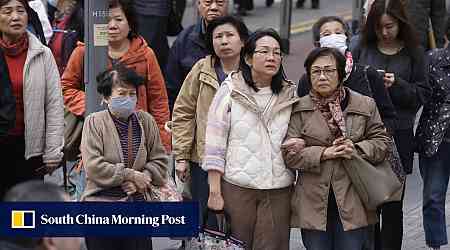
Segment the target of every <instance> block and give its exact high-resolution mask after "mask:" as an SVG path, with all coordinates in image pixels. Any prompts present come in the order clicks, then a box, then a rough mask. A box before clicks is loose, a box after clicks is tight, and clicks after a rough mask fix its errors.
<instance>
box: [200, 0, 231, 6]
mask: <svg viewBox="0 0 450 250" xmlns="http://www.w3.org/2000/svg"><path fill="white" fill-rule="evenodd" d="M213 3H216V5H217V6H219V7H222V6H224V5H225V3H226V0H203V1H202V4H203V5H204V6H206V7H209V6H211V5H212V4H213Z"/></svg>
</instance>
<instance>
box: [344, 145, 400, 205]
mask: <svg viewBox="0 0 450 250" xmlns="http://www.w3.org/2000/svg"><path fill="white" fill-rule="evenodd" d="M392 143H393V142H392ZM391 148H392V147H391ZM392 154H393V150H392V149H391V150H389V152H388V156H387V157H386V159H385V160H384V161H383V162H382V163H380V164H377V165H373V164H371V163H370V162H368V161H367V160H365V159H363V158H362V157H361V156H360V155H359V154H357V153H353V155H352V158H351V159H343V160H342V163H343V166H344V169H345V170H346V172H347V174H348V175H349V177H350V179H351V181H352V184H353V187H354V188H355V189H356V192H357V193H358V195H359V198H360V199H361V201H362V203H363V204H364V206H365V207H366V209H368V210H371V211H375V210H376V209H377V207H378V206H380V205H381V204H383V203H386V202H390V201H400V200H401V193H402V190H403V184H404V177H402V176H401V175H397V174H396V173H395V172H394V170H393V165H392V164H391V162H390V160H389V158H390V157H395V156H393V155H392ZM397 154H398V153H397ZM389 155H392V156H389ZM399 194H400V195H399Z"/></svg>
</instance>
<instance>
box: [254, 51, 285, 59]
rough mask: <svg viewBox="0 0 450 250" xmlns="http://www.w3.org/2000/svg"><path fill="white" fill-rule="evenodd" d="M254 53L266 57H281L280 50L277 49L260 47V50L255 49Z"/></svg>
mask: <svg viewBox="0 0 450 250" xmlns="http://www.w3.org/2000/svg"><path fill="white" fill-rule="evenodd" d="M255 54H260V55H262V56H264V57H268V56H269V55H272V56H273V57H275V58H278V59H280V58H282V57H283V55H282V54H281V51H278V50H268V49H260V50H255Z"/></svg>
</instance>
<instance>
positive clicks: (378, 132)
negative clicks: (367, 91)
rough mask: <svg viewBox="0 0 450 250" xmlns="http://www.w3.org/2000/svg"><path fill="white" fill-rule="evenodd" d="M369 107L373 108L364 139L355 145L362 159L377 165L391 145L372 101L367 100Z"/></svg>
mask: <svg viewBox="0 0 450 250" xmlns="http://www.w3.org/2000/svg"><path fill="white" fill-rule="evenodd" d="M369 101H370V102H371V103H370V105H371V106H372V107H373V108H372V112H371V115H370V117H368V120H367V122H366V128H365V138H366V139H364V140H362V141H360V142H356V143H355V147H356V149H357V151H358V152H359V153H360V154H361V155H362V157H363V158H364V159H366V160H368V161H369V162H371V163H372V164H378V163H380V162H382V161H383V160H384V159H385V157H386V153H387V151H388V146H389V145H390V143H391V139H390V137H389V136H388V134H387V132H386V129H385V127H384V124H383V122H382V121H381V118H380V114H379V113H378V109H377V107H376V106H375V103H373V100H369Z"/></svg>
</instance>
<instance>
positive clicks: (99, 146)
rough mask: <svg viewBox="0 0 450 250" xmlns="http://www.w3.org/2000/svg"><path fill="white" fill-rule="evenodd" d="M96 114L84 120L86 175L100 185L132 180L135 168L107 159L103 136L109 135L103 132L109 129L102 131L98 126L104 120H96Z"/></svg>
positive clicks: (118, 183)
mask: <svg viewBox="0 0 450 250" xmlns="http://www.w3.org/2000/svg"><path fill="white" fill-rule="evenodd" d="M95 114H96V113H93V114H91V115H89V116H88V117H87V118H86V120H85V121H84V125H83V135H82V137H81V147H80V149H81V157H82V159H83V164H84V168H85V169H86V175H87V176H89V179H90V180H91V181H93V182H94V183H96V184H97V185H98V186H100V187H105V188H108V187H116V186H119V185H121V184H122V183H123V182H124V181H125V180H131V179H132V176H133V175H134V170H133V169H131V168H126V166H125V164H124V163H122V162H120V163H111V162H108V161H107V160H106V159H105V156H104V155H105V153H104V146H103V141H104V140H103V137H104V136H109V135H108V133H105V134H103V132H107V131H101V130H99V129H98V128H97V127H96V125H97V126H100V125H101V124H102V121H96V117H95Z"/></svg>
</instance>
